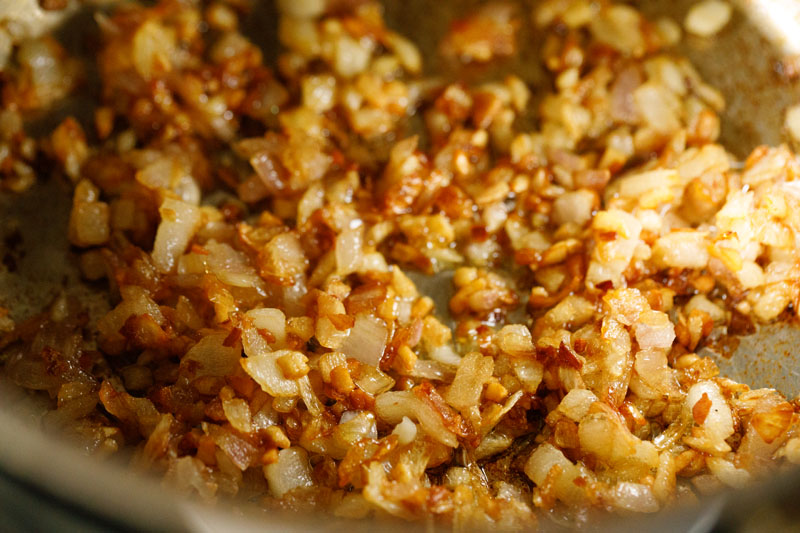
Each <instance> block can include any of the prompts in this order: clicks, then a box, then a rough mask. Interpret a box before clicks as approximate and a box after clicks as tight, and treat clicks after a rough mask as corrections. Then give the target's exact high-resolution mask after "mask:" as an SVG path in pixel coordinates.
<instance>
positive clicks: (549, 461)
mask: <svg viewBox="0 0 800 533" xmlns="http://www.w3.org/2000/svg"><path fill="white" fill-rule="evenodd" d="M27 4H30V5H27ZM87 4H90V2H87ZM705 4H709V5H705V6H704V9H707V10H708V9H710V10H712V13H716V19H713V18H712V19H709V18H708V16H706V17H700V18H698V16H697V15H696V14H695V15H696V16H695V19H694V22H691V20H692V19H691V17H689V18H687V27H688V29H689V30H691V29H692V28H691V25H694V26H697V25H698V24H699V25H700V29H697V28H695V29H696V33H701V34H702V33H705V34H708V33H713V32H714V31H718V30H719V29H720V28H719V27H720V26H722V25H724V24H725V23H726V22H727V19H728V18H729V17H730V16H731V14H730V8H729V7H728V6H727V5H726V4H724V2H719V1H712V2H707V3H705ZM14 5H15V6H16V5H17V4H14ZM20 5H21V6H24V7H27V9H29V10H31V12H34V11H36V12H37V13H39V12H40V14H42V15H43V16H49V14H48V13H47V12H46V11H47V10H50V13H52V10H56V11H57V10H59V9H66V10H69V9H71V8H72V7H74V2H67V1H43V2H41V7H40V6H39V5H38V4H36V2H32V1H31V2H20ZM720 5H721V6H722V8H726V9H727V10H725V9H723V11H726V12H725V13H720V12H719V9H722V8H721V7H720ZM253 7H254V6H253V5H252V4H251V2H248V1H247V0H215V1H209V2H199V1H193V0H185V1H178V0H163V1H161V2H158V3H156V4H155V5H153V4H152V3H148V5H139V4H137V3H123V4H120V5H118V6H114V7H104V8H103V9H100V8H97V12H96V14H95V17H94V20H95V22H96V25H97V27H98V32H97V33H98V38H97V41H96V42H93V43H92V46H94V47H95V50H96V56H95V57H90V58H86V59H81V60H79V59H77V58H74V57H68V55H67V53H66V52H65V49H64V48H62V46H61V45H60V44H59V43H58V42H57V41H56V40H55V39H54V38H53V37H52V36H48V35H44V36H39V37H30V36H29V37H30V38H25V39H22V38H21V37H25V36H26V35H27V34H26V32H28V31H29V29H26V27H25V25H24V24H22V23H21V22H20V20H18V19H15V18H14V17H17V18H19V16H20V15H19V13H16V14H15V13H14V8H10V9H9V8H8V7H3V8H0V66H2V68H3V70H2V73H0V84H1V85H0V86H1V87H2V111H0V184H1V186H2V187H3V188H4V189H6V190H8V191H10V193H14V192H22V191H24V190H26V189H27V188H29V187H31V186H32V185H34V183H35V182H36V180H37V179H64V180H68V181H69V182H71V184H72V186H73V188H72V190H73V197H72V212H71V216H70V220H69V226H68V227H66V228H64V231H65V232H67V233H68V236H69V241H70V243H71V244H72V245H73V249H74V251H75V253H76V257H77V261H78V263H79V266H80V271H81V273H82V276H83V277H84V278H85V280H86V282H87V283H89V284H91V285H92V286H94V287H98V288H103V290H105V291H106V293H107V298H108V302H109V307H108V311H107V312H106V313H104V314H102V316H101V317H100V318H99V319H98V320H92V319H90V316H89V314H88V313H87V311H86V309H84V308H83V306H82V302H80V301H75V300H72V299H70V298H66V297H61V298H58V299H57V300H56V301H55V302H54V303H53V304H52V306H51V307H50V308H49V309H48V310H47V311H46V312H44V313H42V314H39V315H36V316H34V317H32V318H29V319H27V320H24V321H22V320H20V321H17V322H14V321H13V320H11V318H10V317H9V315H8V313H7V310H3V312H2V313H0V330H2V335H3V336H2V337H0V338H1V339H2V340H0V346H2V348H3V356H2V359H0V361H2V362H3V365H4V371H5V374H6V375H7V376H8V378H10V379H11V380H12V381H14V382H16V383H17V384H19V385H21V386H22V387H25V388H28V389H33V390H38V391H45V392H46V394H47V395H49V398H50V399H51V400H52V407H53V409H52V410H51V411H50V412H49V413H47V414H46V415H45V416H44V419H43V424H44V425H45V426H46V427H48V428H55V429H58V430H59V431H63V432H66V433H68V434H70V435H72V436H73V437H74V438H75V439H77V440H78V441H79V442H80V443H81V444H82V446H83V447H84V448H85V449H86V451H87V452H88V453H91V454H96V455H100V456H108V455H115V454H122V453H124V451H125V450H132V454H131V459H130V461H131V463H132V464H133V467H134V468H137V469H143V470H149V471H154V472H161V473H163V475H164V478H165V483H168V484H170V485H172V486H175V487H178V488H179V489H181V490H184V491H187V492H190V493H193V494H195V495H196V496H197V497H198V498H200V499H202V500H208V501H215V500H226V499H230V498H232V497H234V496H236V497H237V498H244V499H247V500H250V501H252V502H256V503H257V505H259V506H260V507H262V508H264V509H275V508H282V509H294V510H306V511H307V510H311V509H313V510H314V511H315V512H328V513H331V514H332V515H334V516H337V517H344V518H365V517H381V516H385V515H392V516H395V517H400V518H403V519H409V520H420V519H426V520H428V519H430V518H431V517H433V518H435V519H436V520H437V521H440V522H441V523H443V524H446V525H448V526H450V525H452V527H455V528H459V527H466V526H476V525H477V526H486V525H489V524H491V525H493V527H501V528H509V529H514V528H522V527H524V528H530V527H533V526H534V525H535V524H536V522H537V517H539V519H541V518H542V517H543V516H550V517H557V518H559V519H569V520H572V521H574V522H578V523H580V522H582V521H585V520H587V519H588V518H587V517H589V516H591V515H592V514H593V513H595V512H597V513H606V512H612V513H629V512H642V513H649V512H655V511H658V510H660V509H663V508H667V507H670V506H672V505H675V504H677V503H679V502H685V501H692V500H694V499H696V498H697V497H698V496H699V495H702V494H705V493H708V492H712V491H715V490H719V489H720V488H721V487H723V486H732V487H741V486H743V485H745V484H747V483H748V482H750V481H751V480H753V479H756V478H759V477H762V476H765V475H769V474H770V473H771V472H774V471H776V470H777V469H780V468H782V467H783V466H785V465H788V464H790V463H800V415H798V408H799V406H798V403H797V402H796V401H795V400H794V399H787V398H785V397H784V396H783V395H781V394H780V393H778V392H776V391H775V390H772V389H750V388H749V387H748V386H747V385H745V384H740V383H736V382H734V381H732V380H730V379H727V378H725V377H723V376H721V375H719V371H718V369H717V366H716V365H715V363H714V361H713V359H712V358H709V357H702V356H699V355H698V354H697V352H698V351H700V349H701V348H703V347H709V346H712V347H713V346H714V345H715V343H718V342H719V341H720V340H724V339H726V338H729V337H730V336H731V335H736V334H742V333H748V332H752V331H753V330H754V328H756V327H758V325H759V324H765V323H769V322H774V321H778V320H790V319H793V318H795V314H796V313H798V312H799V311H800V305H799V304H800V285H799V284H798V281H799V280H800V269H799V268H798V259H800V254H799V251H800V179H798V174H800V160H798V158H797V157H796V156H795V154H794V153H792V151H791V150H790V149H789V148H787V147H786V146H778V147H766V146H762V147H758V148H756V149H755V150H754V151H753V152H752V153H751V154H750V155H749V156H748V157H747V158H746V159H745V160H744V161H743V162H741V161H739V160H737V159H736V158H735V157H734V156H732V155H731V154H730V153H729V152H728V151H726V148H725V147H724V146H722V145H720V144H719V143H718V142H717V139H718V137H719V133H720V114H721V112H722V111H723V110H724V107H725V101H724V98H723V97H722V95H721V94H720V92H719V91H717V90H716V89H715V88H714V87H713V86H711V85H709V84H708V83H707V82H706V81H704V80H703V79H702V78H701V76H700V75H699V74H698V72H697V71H696V70H695V69H694V68H693V66H692V65H691V64H690V63H689V61H688V60H687V59H685V58H683V57H681V56H679V55H676V53H675V51H674V45H675V44H676V43H677V42H678V41H679V40H680V39H681V38H682V36H683V32H684V28H683V26H682V23H683V21H679V22H680V23H681V24H679V23H676V22H675V21H672V20H670V19H658V20H647V19H645V18H644V17H643V15H642V14H640V13H639V12H638V11H637V10H635V9H634V8H632V7H630V6H629V5H625V4H615V3H611V2H607V1H591V2H590V1H588V0H544V1H541V2H538V3H536V4H535V5H534V6H533V7H530V6H523V5H517V4H513V3H503V2H490V3H483V4H478V5H474V6H473V7H472V8H471V9H470V10H464V11H463V12H461V13H459V15H458V16H459V17H461V18H458V19H457V20H454V21H453V22H452V25H451V26H450V30H449V31H448V32H447V34H446V36H445V37H444V39H443V40H441V42H440V43H439V45H438V48H437V50H436V54H437V57H436V58H428V57H423V55H422V54H421V53H420V51H419V49H418V48H417V46H416V45H415V44H414V43H413V42H412V41H411V40H409V39H408V38H406V37H404V36H403V34H402V31H401V30H402V28H390V27H388V26H387V25H386V24H385V23H384V20H383V8H382V6H381V5H380V4H378V3H376V2H374V1H372V0H285V1H284V0H279V1H277V10H278V12H279V13H280V18H279V21H278V22H277V24H278V35H279V38H280V42H281V45H282V47H281V49H280V52H279V53H278V55H277V58H276V59H275V60H270V61H268V62H267V61H266V60H265V54H267V53H269V54H272V52H274V51H266V50H262V49H261V48H259V47H258V46H256V45H255V44H253V42H251V41H250V40H248V38H246V37H245V36H244V35H243V33H242V32H240V25H241V24H242V23H243V21H245V20H246V19H247V17H248V16H250V13H251V9H252V8H253ZM715 9H716V11H714V10H715ZM4 10H6V11H7V12H6V13H4V12H3V11H4ZM419 16H425V15H424V14H420V15H419ZM720 17H721V18H720ZM709 20H711V21H712V22H713V21H715V20H716V21H717V23H715V24H716V27H712V28H711V29H710V30H709V28H708V26H709V24H706V23H705V22H708V21H709ZM704 21H705V22H704ZM523 30H524V31H523ZM523 33H524V34H525V35H528V34H532V35H533V36H535V43H532V42H527V40H525V39H523V38H522V37H521V36H522V35H523ZM523 49H533V50H535V54H532V55H531V54H529V55H530V59H529V60H530V61H536V62H538V63H539V64H540V66H541V68H542V69H543V70H544V71H545V72H546V73H547V81H546V83H543V84H538V85H534V84H531V83H528V82H526V81H524V80H523V78H521V77H520V76H518V75H515V74H514V72H513V69H512V70H511V72H506V73H504V74H501V75H497V76H496V77H492V76H489V79H485V76H484V78H481V76H478V75H476V74H475V73H476V72H479V73H480V72H484V73H486V72H492V71H491V69H492V68H493V67H494V66H497V65H503V64H505V63H508V62H512V61H515V60H518V58H519V57H520V54H522V51H523ZM525 57H528V56H525ZM434 60H435V62H436V64H445V65H450V67H451V68H450V69H449V70H448V74H447V75H445V74H442V73H440V72H433V73H432V72H430V69H426V66H425V64H426V63H430V62H433V61H434ZM94 71H96V72H97V75H98V77H99V81H98V83H99V86H98V88H97V91H96V92H97V94H96V100H95V102H94V108H93V109H92V110H91V111H92V113H93V114H92V115H91V117H92V120H82V121H79V120H77V119H75V118H71V117H70V118H67V119H66V120H64V121H63V122H62V123H61V124H60V125H58V126H57V127H56V128H55V129H53V130H52V131H51V132H49V133H47V134H46V135H44V136H41V137H37V138H34V137H31V136H29V135H28V134H26V133H25V129H24V128H23V125H24V123H25V120H26V118H27V117H28V116H30V114H31V113H35V112H37V110H38V112H40V113H41V112H42V110H45V111H46V110H47V109H49V108H51V107H52V106H54V105H56V104H57V103H58V102H59V101H60V100H62V99H63V98H65V97H66V96H67V95H69V94H70V93H74V92H75V91H76V90H78V91H81V90H83V89H82V88H83V87H86V86H87V84H88V83H89V82H87V80H89V79H90V75H89V74H90V73H91V72H94ZM453 73H455V74H453ZM459 73H462V74H459ZM44 172H46V173H48V174H50V173H52V174H56V175H58V176H59V177H58V178H52V177H47V176H44V175H42V174H43V173H44ZM37 174H38V175H39V177H38V178H37Z"/></svg>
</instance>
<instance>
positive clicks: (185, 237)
mask: <svg viewBox="0 0 800 533" xmlns="http://www.w3.org/2000/svg"><path fill="white" fill-rule="evenodd" d="M158 212H159V214H160V215H161V223H160V224H159V225H158V230H157V231H156V240H155V244H154V245H153V262H154V263H155V265H156V268H158V270H159V271H161V272H171V271H172V270H173V269H174V268H175V264H176V262H177V260H178V257H179V256H180V255H181V254H182V253H183V252H184V250H186V247H187V246H189V242H190V241H191V240H192V237H193V236H194V234H195V233H196V232H197V230H198V229H199V228H200V223H201V221H202V216H201V213H200V209H198V208H197V207H196V206H193V205H191V204H187V203H186V202H182V201H180V200H175V199H174V198H166V199H164V201H163V202H162V204H161V207H160V208H159V210H158Z"/></svg>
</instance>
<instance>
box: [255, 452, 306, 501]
mask: <svg viewBox="0 0 800 533" xmlns="http://www.w3.org/2000/svg"><path fill="white" fill-rule="evenodd" d="M264 477H266V478H267V482H268V483H269V490H270V491H271V492H272V495H273V496H275V497H276V498H282V497H283V495H284V494H286V493H287V492H289V491H291V490H294V489H298V488H302V487H311V486H312V485H313V484H314V480H313V479H312V477H311V466H310V465H309V464H308V454H307V453H306V451H305V450H304V449H303V448H300V447H297V446H292V447H291V448H286V449H285V450H281V451H280V452H278V460H277V461H276V462H275V463H273V464H271V465H267V466H265V467H264Z"/></svg>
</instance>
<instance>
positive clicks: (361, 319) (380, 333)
mask: <svg viewBox="0 0 800 533" xmlns="http://www.w3.org/2000/svg"><path fill="white" fill-rule="evenodd" d="M388 336H389V333H388V331H387V329H386V324H385V323H384V322H383V320H381V319H380V318H376V317H374V316H372V315H366V314H362V315H358V316H357V317H356V320H355V323H354V324H353V327H352V328H351V329H350V335H348V336H347V339H345V341H344V344H342V347H341V351H342V352H343V353H345V354H346V355H347V356H348V357H352V358H353V359H356V360H358V361H361V362H362V363H364V364H367V365H372V366H375V367H377V366H379V365H380V362H381V357H383V351H384V350H385V349H386V341H387V339H388Z"/></svg>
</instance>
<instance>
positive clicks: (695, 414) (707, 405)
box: [692, 392, 711, 425]
mask: <svg viewBox="0 0 800 533" xmlns="http://www.w3.org/2000/svg"><path fill="white" fill-rule="evenodd" d="M710 410H711V400H710V399H709V397H708V394H706V393H705V392H704V393H703V396H702V397H701V398H700V399H699V400H697V403H695V404H694V407H692V418H694V421H695V423H696V424H698V425H700V424H702V423H704V422H705V421H706V417H707V416H708V412H709V411H710Z"/></svg>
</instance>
